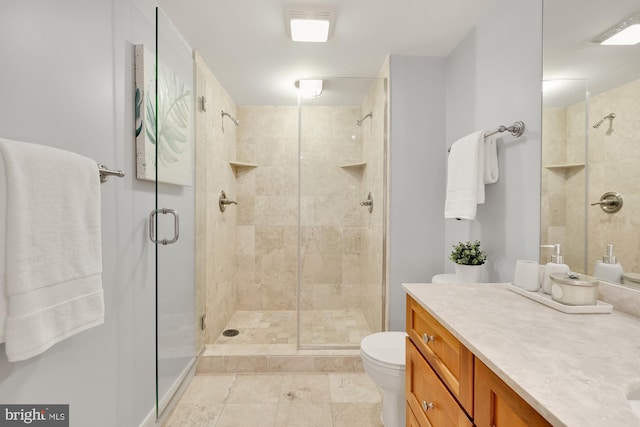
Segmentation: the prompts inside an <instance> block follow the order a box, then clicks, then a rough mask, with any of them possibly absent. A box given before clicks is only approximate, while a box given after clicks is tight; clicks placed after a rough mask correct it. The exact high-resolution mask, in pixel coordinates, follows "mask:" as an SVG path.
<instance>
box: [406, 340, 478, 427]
mask: <svg viewBox="0 0 640 427" xmlns="http://www.w3.org/2000/svg"><path fill="white" fill-rule="evenodd" d="M406 396H407V403H408V405H409V407H410V409H411V411H413V415H414V416H415V419H416V420H417V421H418V424H419V425H420V426H431V427H472V426H473V424H472V423H471V421H470V420H469V418H468V417H467V415H466V414H465V412H464V411H463V410H462V408H460V406H459V405H458V402H457V401H456V400H455V399H454V398H453V396H452V395H451V393H449V391H448V390H447V388H446V387H445V386H444V385H443V384H442V382H441V381H440V379H439V378H438V376H437V375H436V373H435V372H434V371H433V370H432V369H431V366H429V364H428V363H427V362H426V361H425V360H424V358H423V357H422V355H421V354H420V352H419V351H418V350H417V348H416V347H415V346H414V345H413V343H412V342H411V341H410V340H407V365H406ZM408 419H410V418H408Z"/></svg>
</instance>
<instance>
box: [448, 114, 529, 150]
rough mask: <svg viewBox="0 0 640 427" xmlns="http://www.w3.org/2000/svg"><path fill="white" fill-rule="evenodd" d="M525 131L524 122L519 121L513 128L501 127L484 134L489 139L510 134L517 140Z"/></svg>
mask: <svg viewBox="0 0 640 427" xmlns="http://www.w3.org/2000/svg"><path fill="white" fill-rule="evenodd" d="M524 129H525V125H524V122H521V121H517V122H515V123H514V124H512V125H511V126H508V127H507V126H505V125H500V126H499V127H497V128H496V129H494V130H492V131H491V132H487V133H485V134H484V137H485V138H486V137H488V136H491V135H495V134H497V133H502V132H509V133H510V134H511V135H513V136H515V137H516V138H518V137H520V136H522V134H523V133H524ZM447 151H448V152H451V147H449V148H448V149H447Z"/></svg>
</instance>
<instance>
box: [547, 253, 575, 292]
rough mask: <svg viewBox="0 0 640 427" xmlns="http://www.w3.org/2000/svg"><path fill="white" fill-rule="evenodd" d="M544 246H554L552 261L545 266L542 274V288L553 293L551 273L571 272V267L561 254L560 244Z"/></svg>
mask: <svg viewBox="0 0 640 427" xmlns="http://www.w3.org/2000/svg"><path fill="white" fill-rule="evenodd" d="M541 247H543V248H553V255H551V262H548V263H547V264H546V265H545V266H544V274H543V275H542V290H543V291H544V292H545V293H547V294H550V293H551V277H550V275H551V274H554V273H569V272H570V271H571V269H570V268H569V266H568V265H567V264H565V263H564V258H563V257H562V255H560V244H558V243H556V244H555V245H542V246H541Z"/></svg>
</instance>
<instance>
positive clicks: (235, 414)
mask: <svg viewBox="0 0 640 427" xmlns="http://www.w3.org/2000/svg"><path fill="white" fill-rule="evenodd" d="M277 410H278V404H277V403H227V404H226V405H224V409H223V410H222V415H221V416H220V419H219V420H218V423H217V424H216V425H215V427H273V426H274V425H275V422H276V412H277Z"/></svg>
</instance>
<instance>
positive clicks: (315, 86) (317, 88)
mask: <svg viewBox="0 0 640 427" xmlns="http://www.w3.org/2000/svg"><path fill="white" fill-rule="evenodd" d="M322 83H323V82H322V80H317V79H303V80H296V83H295V85H296V87H297V88H298V93H299V94H300V96H301V97H302V98H317V97H319V96H320V94H321V93H322Z"/></svg>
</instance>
